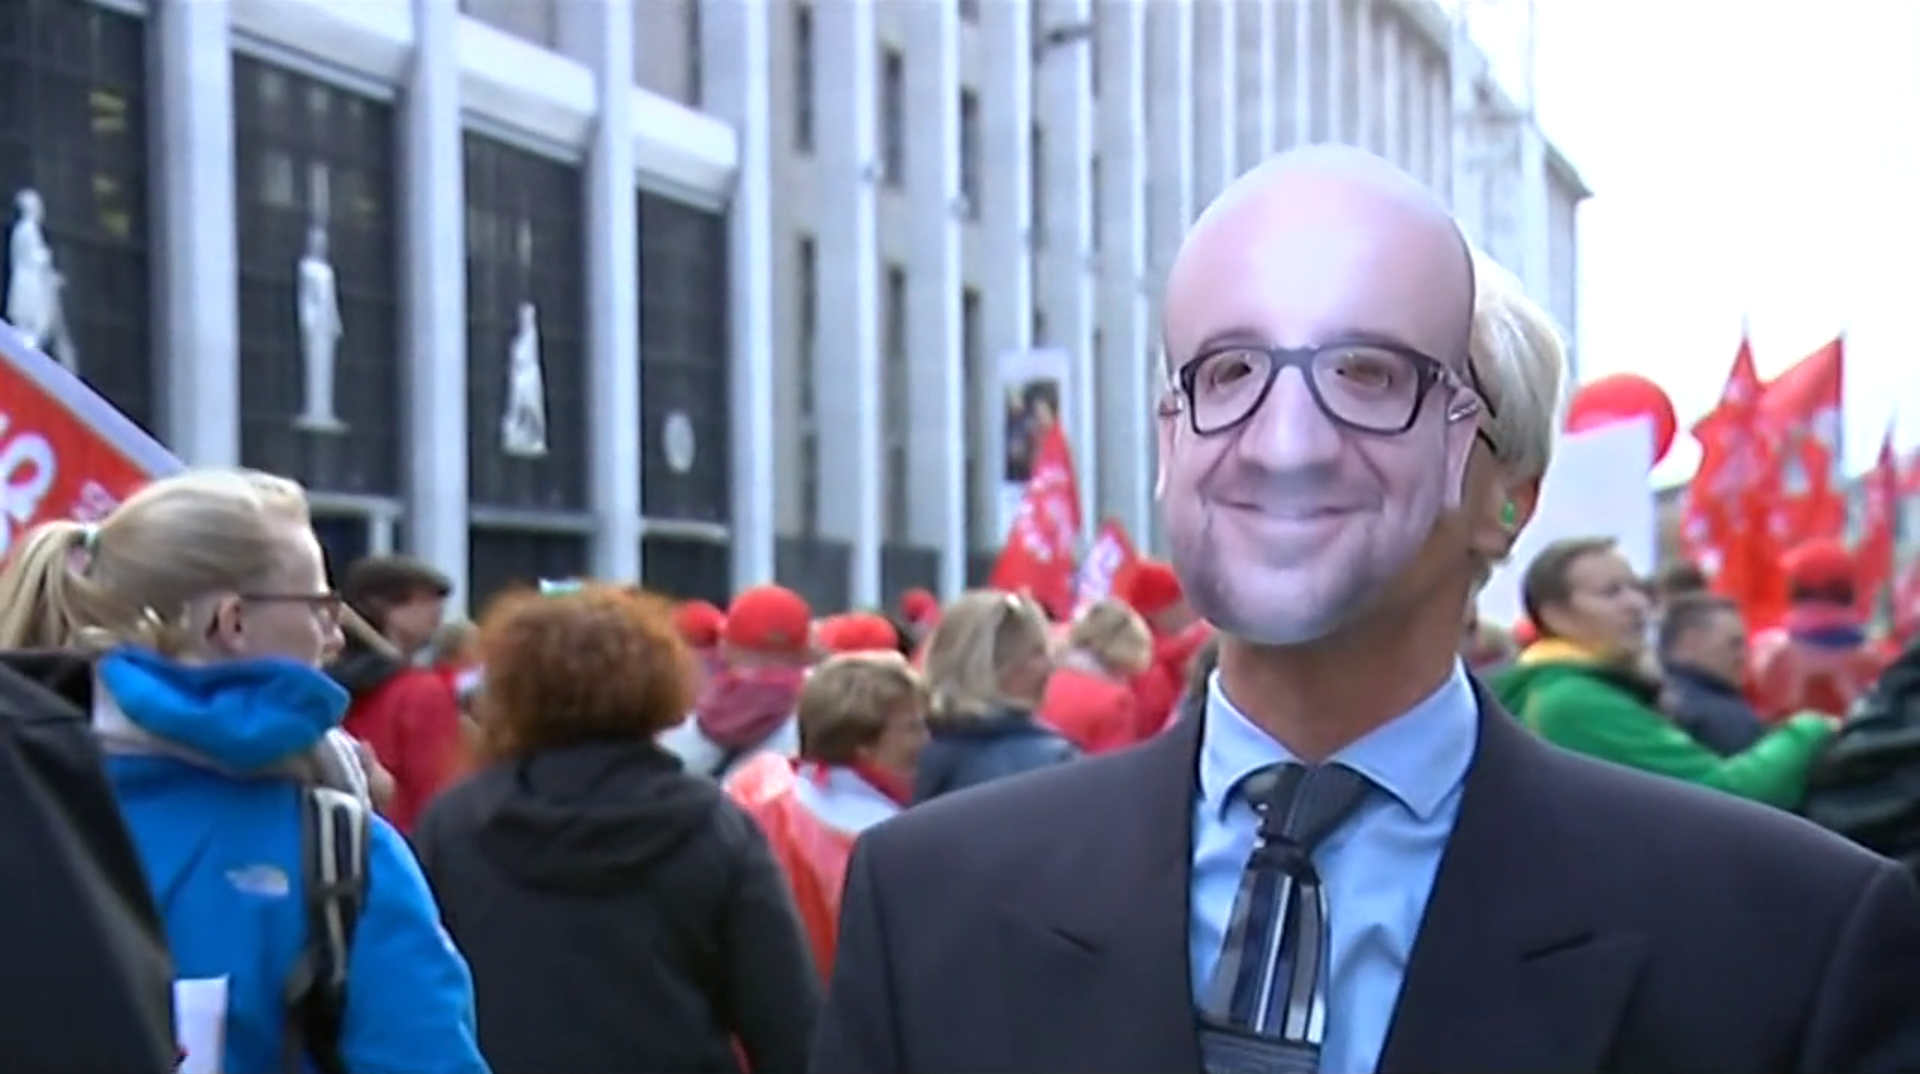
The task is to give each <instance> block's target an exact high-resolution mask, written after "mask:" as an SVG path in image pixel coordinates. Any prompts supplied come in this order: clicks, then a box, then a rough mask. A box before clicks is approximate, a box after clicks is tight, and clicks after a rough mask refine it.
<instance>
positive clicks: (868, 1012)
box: [807, 838, 906, 1074]
mask: <svg viewBox="0 0 1920 1074" xmlns="http://www.w3.org/2000/svg"><path fill="white" fill-rule="evenodd" d="M870 845H871V840H869V839H866V838H862V839H861V840H860V841H859V842H857V843H855V844H854V845H853V858H852V860H851V861H849V862H848V863H847V886H846V889H845V891H844V892H843V893H842V895H841V898H840V938H839V943H838V945H837V946H836V947H835V948H834V953H833V983H832V985H831V986H830V987H829V988H828V990H827V1007H826V1010H825V1011H823V1012H822V1013H821V1015H820V1032H819V1034H818V1035H817V1036H816V1037H815V1038H814V1041H813V1058H812V1060H811V1061H810V1062H809V1063H808V1064H807V1069H808V1070H809V1071H811V1072H812V1074H900V1072H902V1071H904V1070H905V1069H906V1059H905V1057H904V1056H902V1055H901V1053H900V1038H899V1034H898V1029H897V1019H896V1016H895V1011H894V991H893V976H892V969H891V967H890V966H889V964H888V961H887V935H886V923H885V921H884V920H883V917H882V914H881V908H880V900H879V896H878V895H877V894H876V892H875V890H874V880H873V862H872V855H871V853H870Z"/></svg>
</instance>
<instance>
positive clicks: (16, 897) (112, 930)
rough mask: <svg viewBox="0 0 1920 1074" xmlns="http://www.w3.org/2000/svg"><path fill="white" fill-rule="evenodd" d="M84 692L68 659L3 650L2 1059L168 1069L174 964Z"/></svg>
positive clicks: (146, 1072)
mask: <svg viewBox="0 0 1920 1074" xmlns="http://www.w3.org/2000/svg"><path fill="white" fill-rule="evenodd" d="M92 693H93V677H92V676H91V674H89V670H88V665H87V663H86V662H85V661H82V660H79V659H76V658H74V657H72V656H71V655H69V654H65V653H26V652H8V653H4V654H0V811H3V812H4V816H5V817H6V820H5V822H4V824H0V870H4V872H5V875H6V876H7V877H8V878H9V879H10V880H11V882H10V883H9V884H8V885H7V888H6V891H7V898H6V899H5V901H4V902H0V921H4V922H5V926H6V927H5V929H4V931H0V937H4V947H0V949H4V950H5V951H6V953H7V959H8V961H9V962H10V963H11V964H12V966H13V972H12V973H11V974H10V975H9V976H8V984H7V986H6V987H5V989H4V990H0V1005H4V1007H5V1009H6V1012H7V1016H6V1017H5V1018H0V1056H5V1057H6V1068H7V1069H8V1070H9V1071H17V1072H19V1074H66V1072H69V1071H82V1070H98V1071H116V1072H125V1074H166V1072H168V1071H171V1070H172V1069H173V1068H174V1064H175V1062H176V1061H177V1060H178V1058H179V1055H178V1053H177V1051H176V1050H175V1047H174V1034H173V1002H172V996H173V963H172V961H171V959H170V958H169V957H168V954H167V938H166V933H165V931H164V930H163V929H162V927H161V924H160V913H159V910H157V909H156V908H155V906H154V903H153V898H152V895H151V894H150V893H149V891H148V889H147V878H146V873H145V870H144V868H143V867H142V866H141V864H140V857H139V855H138V854H137V853H136V852H135V850H134V846H133V837H132V835H131V834H130V833H129V832H128V831H127V827H126V824H125V822H124V821H122V819H121V816H120V806H119V803H118V802H116V801H115V800H114V796H113V790H112V788H111V786H110V785H109V784H108V782H107V777H106V773H105V771H104V770H103V769H102V767H101V756H100V748H99V746H98V745H96V744H95V742H94V739H93V736H92V734H91V733H90V732H89V731H88V729H87V711H88V707H89V706H90V705H91V703H92Z"/></svg>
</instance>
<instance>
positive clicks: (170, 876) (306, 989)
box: [0, 470, 487, 1074]
mask: <svg viewBox="0 0 1920 1074" xmlns="http://www.w3.org/2000/svg"><path fill="white" fill-rule="evenodd" d="M342 614H343V609H342V602H341V599H340V596H339V594H337V593H335V592H334V591H333V590H332V588H331V587H330V586H329V585H328V582H327V576H326V569H325V567H324V565H323V561H322V557H321V551H320V544H319V541H318V540H317V539H316V537H315V536H314V532H313V524H312V519H311V517H310V515H309V513H308V510H307V502H306V495H305V493H304V491H303V490H302V489H301V488H300V486H298V485H297V484H295V483H293V482H291V481H288V480H286V479H284V478H278V477H273V476H270V475H266V474H261V473H255V472H251V471H228V470H199V471H189V472H187V473H184V474H180V475H176V476H173V477H168V478H164V479H162V480H159V481H155V482H153V483H152V484H150V485H147V486H146V487H145V488H143V489H141V490H140V491H139V492H137V493H135V494H134V495H133V496H132V497H131V498H129V499H128V500H127V501H126V502H125V503H123V504H121V505H120V506H119V507H117V508H115V509H114V511H113V512H112V513H111V514H110V515H108V516H107V517H106V518H105V519H104V520H103V521H101V522H100V523H99V524H98V525H92V524H87V525H83V524H80V523H76V522H67V521H54V522H47V523H43V524H41V525H39V526H36V527H34V528H33V529H32V530H31V531H29V532H28V534H27V535H26V538H25V539H24V540H23V541H22V542H21V544H20V545H19V546H18V547H17V548H16V549H14V553H13V556H12V557H11V559H9V561H8V562H7V564H6V566H5V568H4V569H0V650H13V649H17V648H18V647H19V646H22V645H26V644H39V645H45V644H53V645H58V646H61V647H63V650H64V651H63V652H62V653H60V654H58V655H57V656H55V657H53V658H46V657H44V656H42V657H40V658H38V659H35V660H33V661H32V662H30V663H29V662H27V661H25V660H22V659H20V658H18V657H17V656H15V655H14V654H12V653H7V652H0V662H7V663H12V664H14V666H15V667H16V668H27V667H30V668H31V669H32V671H33V673H34V674H35V676H36V678H37V679H38V680H39V681H41V682H43V683H45V684H47V685H48V686H50V687H51V688H53V689H56V690H58V691H60V692H62V693H64V694H65V695H66V696H67V697H68V698H70V699H71V700H72V701H73V702H74V703H75V704H76V705H77V706H78V707H80V708H81V709H82V710H83V711H85V712H87V713H88V714H89V719H90V722H91V726H92V730H93V734H94V737H95V738H96V739H97V740H98V742H99V743H100V746H101V748H102V749H103V750H104V751H105V753H106V769H107V775H108V778H109V779H110V780H111V781H112V784H113V789H114V792H115V794H116V796H117V797H118V799H119V802H120V808H121V812H122V813H123V814H124V816H125V818H126V822H127V826H128V828H129V829H130V830H131V832H132V835H133V842H134V845H135V848H136V849H137V850H138V852H139V855H140V858H141V861H142V863H143V864H144V865H145V867H146V868H145V871H146V876H147V880H148V883H149V884H150V885H151V888H152V893H153V896H154V899H155V901H156V902H157V903H158V904H159V909H160V915H161V918H162V920H163V921H164V923H165V926H166V931H167V938H168V941H169V943H170V945H171V947H172V953H173V959H174V963H175V966H174V974H175V976H176V977H177V978H179V979H182V980H191V981H203V982H213V981H224V982H225V983H224V985H223V986H221V988H220V991H221V992H223V993H224V995H225V1007H224V1010H223V1011H220V1012H217V1013H216V1014H215V1016H214V1017H215V1018H217V1020H218V1024H219V1026H220V1028H221V1032H222V1034H223V1039H224V1055H222V1056H219V1057H213V1058H210V1059H209V1058H208V1057H201V1058H199V1059H196V1060H195V1062H196V1063H203V1062H204V1063H205V1065H206V1069H214V1070H231V1071H245V1070H298V1069H313V1070H319V1071H364V1070H405V1071H411V1072H416V1074H484V1072H485V1071H486V1070H487V1064H486V1061H485V1060H484V1059H482V1058H481V1056H480V1051H479V1047H478V1044H477V1042H476V1038H475V1030H474V1011H473V981H472V978H471V976H470V975H469V973H468V970H467V964H466V961H465V960H464V959H463V958H462V957H461V956H460V953H459V952H458V951H456V950H454V948H453V945H452V944H451V943H450V942H449V941H448V940H447V937H446V934H445V933H444V932H443V931H442V930H441V928H440V920H439V911H438V909H437V908H436V906H435V904H434V899H433V895H432V893H431V892H430V891H429V890H428V888H427V882H426V879H425V877H424V876H422V874H421V871H420V866H419V864H418V863H417V862H416V861H415V860H414V856H413V852H412V851H411V850H409V849H408V847H407V844H406V841H405V840H404V839H403V838H402V837H401V836H400V834H399V832H397V831H396V830H395V829H394V828H393V827H392V825H390V824H388V823H387V822H386V821H385V820H383V819H381V818H380V817H378V816H375V815H373V814H372V811H371V809H370V808H369V807H368V805H367V804H366V802H365V801H364V795H365V788H364V787H363V786H359V785H353V784H352V781H353V780H354V779H356V778H360V777H361V776H362V774H361V772H360V770H359V767H358V765H357V764H355V763H354V759H353V757H352V756H351V755H350V754H347V755H344V756H343V755H342V754H341V753H340V752H339V751H337V750H336V748H335V746H334V745H333V743H332V741H331V739H330V734H331V732H333V731H334V730H335V729H336V728H337V727H338V726H339V724H340V722H341V720H342V719H343V718H344V717H345V715H346V711H347V701H348V697H347V691H346V690H345V689H344V688H342V687H341V686H339V685H338V684H336V683H335V682H333V680H332V679H330V678H328V677H327V675H326V674H325V673H324V672H322V671H321V670H320V666H321V663H322V661H323V660H325V659H326V658H327V657H328V656H329V655H330V654H331V653H332V652H333V651H335V650H336V649H338V648H339V646H340V644H341V632H340V623H341V616H342ZM329 768H333V769H335V772H334V776H333V777H329V775H328V771H327V770H328V769H329ZM342 769H344V771H345V772H346V774H347V778H348V780H349V786H350V788H351V789H350V791H349V792H348V793H342V792H341V791H340V790H338V789H330V788H329V787H328V786H327V785H328V784H332V783H336V782H337V777H338V776H339V774H340V770H342ZM356 799H359V800H356ZM21 881H22V882H25V883H31V882H32V881H31V878H21Z"/></svg>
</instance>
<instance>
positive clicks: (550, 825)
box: [474, 741, 721, 895]
mask: <svg viewBox="0 0 1920 1074" xmlns="http://www.w3.org/2000/svg"><path fill="white" fill-rule="evenodd" d="M474 793H475V795H476V799H477V800H476V809H477V817H478V820H479V837H478V838H479V847H480V852H481V853H482V854H484V855H486V857H487V859H488V860H489V861H492V862H493V863H494V864H495V865H496V866H498V867H499V868H500V869H501V871H503V872H505V873H506V874H507V875H509V876H511V877H513V878H514V879H515V880H516V881H518V882H520V883H522V884H525V885H527V886H528V887H532V888H537V889H540V890H545V891H557V892H566V893H570V894H581V895H590V894H602V893H608V892H614V891H624V890H630V889H631V888H633V887H634V886H635V885H637V884H639V883H640V882H642V881H643V880H644V879H646V877H647V876H648V875H649V874H650V873H652V872H653V870H654V869H655V868H656V866H657V865H658V863H659V862H660V861H661V859H663V858H665V857H667V856H668V855H669V854H672V853H673V852H674V851H676V850H678V849H679V848H680V847H681V845H682V844H684V843H686V842H687V840H688V839H689V838H691V837H693V836H694V835H695V834H697V833H698V832H700V831H701V830H702V829H704V828H705V827H707V826H708V825H709V824H711V823H712V822H713V815H714V811H715V809H716V808H718V806H719V804H720V795H721V792H720V789H719V788H718V786H716V785H715V784H714V783H713V782H712V781H710V780H704V779H698V778H695V777H691V776H687V775H685V774H683V773H682V772H681V770H680V762H679V761H678V760H676V759H675V758H674V757H673V755H672V754H669V753H667V752H666V751H664V750H662V749H660V748H659V747H657V746H655V745H654V744H653V743H651V742H612V741H609V742H590V743H584V744H581V745H576V746H568V747H564V748H560V749H553V750H546V751H543V752H541V753H537V754H534V755H532V756H530V757H524V758H521V759H520V760H517V761H511V762H507V763H505V764H502V765H500V766H497V767H495V768H494V769H492V770H490V771H489V772H488V773H487V774H486V775H485V776H483V777H482V778H481V779H480V780H478V781H477V782H476V783H475V786H474Z"/></svg>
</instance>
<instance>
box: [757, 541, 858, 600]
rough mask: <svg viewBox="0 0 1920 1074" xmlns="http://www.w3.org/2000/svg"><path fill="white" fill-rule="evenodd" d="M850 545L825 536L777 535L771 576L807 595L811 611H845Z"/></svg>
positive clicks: (851, 560) (795, 590)
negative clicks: (778, 536)
mask: <svg viewBox="0 0 1920 1074" xmlns="http://www.w3.org/2000/svg"><path fill="white" fill-rule="evenodd" d="M852 569H853V547H852V546H851V545H849V544H848V543H847V542H846V541H836V540H833V539H832V538H828V537H780V538H776V539H775V541H774V543H773V576H774V578H775V580H777V581H778V582H779V583H780V584H781V585H783V586H786V587H787V588H788V589H791V590H793V591H794V592H795V593H798V594H800V595H801V596H803V597H805V598H807V603H808V604H811V605H813V614H815V615H826V614H829V613H831V612H838V611H845V610H846V607H847V595H848V593H849V591H850V587H849V585H848V579H849V577H850V575H851V573H852Z"/></svg>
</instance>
